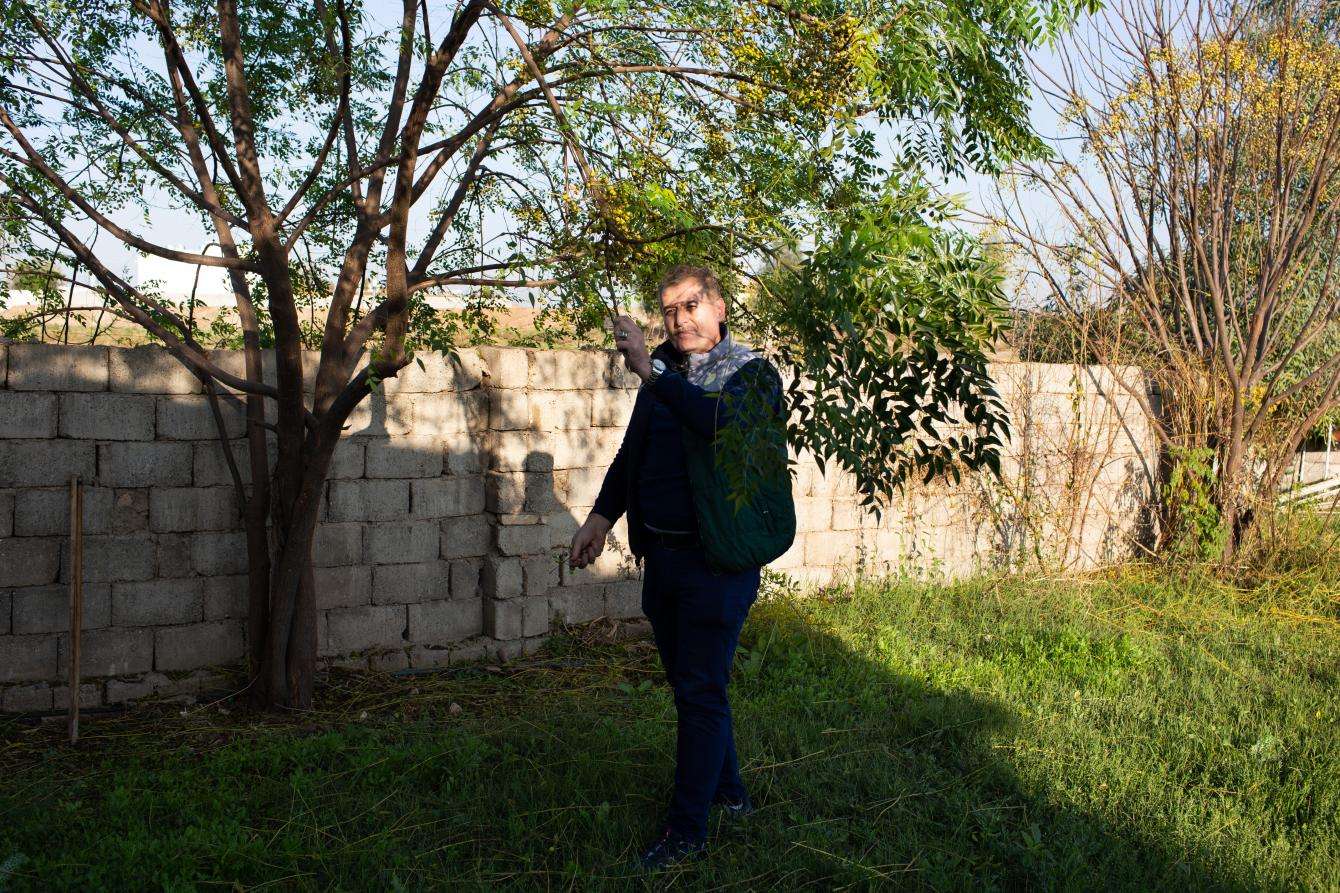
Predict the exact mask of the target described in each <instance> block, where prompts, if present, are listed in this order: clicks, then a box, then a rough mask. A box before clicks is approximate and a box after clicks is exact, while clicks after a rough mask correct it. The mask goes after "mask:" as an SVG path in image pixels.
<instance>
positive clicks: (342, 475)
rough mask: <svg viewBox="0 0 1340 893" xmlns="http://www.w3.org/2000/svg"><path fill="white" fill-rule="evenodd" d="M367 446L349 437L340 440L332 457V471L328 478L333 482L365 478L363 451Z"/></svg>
mask: <svg viewBox="0 0 1340 893" xmlns="http://www.w3.org/2000/svg"><path fill="white" fill-rule="evenodd" d="M365 447H366V444H364V443H363V441H361V440H352V439H350V438H348V437H344V438H341V439H340V442H339V443H338V444H336V446H335V452H334V453H333V454H331V457H330V471H329V472H328V473H327V475H326V477H328V478H329V479H331V480H350V479H353V478H361V477H362V476H363V451H364V449H365Z"/></svg>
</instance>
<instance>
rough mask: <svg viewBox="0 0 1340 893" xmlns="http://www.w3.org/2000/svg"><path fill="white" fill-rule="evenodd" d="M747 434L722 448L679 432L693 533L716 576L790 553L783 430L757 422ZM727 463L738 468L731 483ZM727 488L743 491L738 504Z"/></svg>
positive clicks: (792, 512)
mask: <svg viewBox="0 0 1340 893" xmlns="http://www.w3.org/2000/svg"><path fill="white" fill-rule="evenodd" d="M769 415H770V416H771V414H769ZM748 433H749V436H748V439H747V443H744V442H741V441H737V442H735V443H734V444H732V445H730V446H729V447H728V448H726V449H721V448H719V445H718V443H717V442H712V441H708V440H706V439H704V438H702V437H700V436H698V435H697V434H695V433H693V432H692V431H690V430H689V429H688V427H687V426H685V428H684V452H685V457H686V462H687V465H688V472H689V484H690V486H691V487H692V490H693V507H694V510H695V513H696V514H697V516H698V533H699V537H700V538H701V540H702V542H703V549H704V551H705V552H706V553H707V563H708V565H709V566H710V567H711V568H712V570H714V571H716V572H718V573H734V572H737V571H743V570H749V569H751V568H756V567H762V566H763V565H765V564H767V563H768V562H770V561H773V560H775V559H776V558H778V557H779V556H780V555H781V554H782V553H783V552H785V551H786V550H787V549H789V548H791V544H792V543H793V542H795V538H796V504H795V501H794V500H793V498H792V496H791V473H790V470H789V468H788V467H787V461H786V437H785V432H784V430H783V428H782V425H781V423H780V421H779V420H777V419H776V418H775V416H774V417H770V418H758V419H757V420H756V422H755V424H753V425H751V426H750V428H749V432H748ZM720 440H721V438H718V441H720ZM740 449H745V450H747V451H748V458H747V459H745V460H743V461H740V460H739V459H738V456H739V455H740V454H739V452H738V451H739V450H740ZM732 453H734V454H735V456H736V458H734V460H733V459H732ZM732 461H735V462H736V464H737V469H736V470H737V474H736V475H735V477H736V480H735V481H732V480H731V477H732V475H730V474H729V472H728V469H727V463H729V462H732ZM732 487H734V488H736V489H737V490H742V491H743V492H742V493H741V495H742V496H743V497H744V499H743V501H742V502H741V503H736V502H735V501H733V500H732V499H731V494H732Z"/></svg>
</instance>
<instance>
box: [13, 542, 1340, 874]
mask: <svg viewBox="0 0 1340 893" xmlns="http://www.w3.org/2000/svg"><path fill="white" fill-rule="evenodd" d="M1338 573H1340V571H1337V570H1336V569H1335V568H1334V567H1327V566H1325V565H1323V566H1320V569H1319V570H1317V571H1315V572H1309V573H1306V574H1303V575H1301V576H1299V575H1296V576H1295V577H1293V578H1290V579H1285V580H1275V581H1267V582H1266V583H1264V584H1262V585H1259V586H1257V587H1256V588H1254V589H1250V590H1245V591H1244V590H1238V589H1232V588H1228V587H1224V586H1222V585H1220V584H1217V583H1214V582H1212V581H1209V580H1207V579H1198V578H1195V577H1188V578H1176V577H1173V576H1171V575H1170V574H1169V573H1168V572H1167V571H1164V570H1157V569H1139V568H1137V569H1133V570H1127V571H1123V572H1121V573H1120V574H1112V575H1107V576H1093V577H1087V578H1081V579H1047V578H1031V579H1008V580H978V581H972V582H968V583H964V584H959V585H953V586H936V585H929V584H920V583H899V582H883V583H878V582H870V583H863V584H859V585H856V586H855V587H851V588H847V589H844V590H832V591H829V592H827V593H824V594H821V595H820V596H811V597H808V598H798V597H796V595H795V594H794V593H791V592H788V591H787V590H786V589H785V587H784V586H779V585H777V584H775V583H774V584H773V585H772V586H770V587H769V592H768V594H767V596H766V597H765V599H764V600H761V601H760V603H759V604H758V605H757V606H756V607H755V609H754V612H753V615H752V616H751V619H750V621H749V624H748V626H747V628H746V632H745V637H744V647H742V648H741V651H740V654H739V657H738V660H737V666H736V676H735V685H734V695H733V700H734V704H735V713H736V726H737V735H738V740H739V746H740V752H741V758H742V760H743V761H744V767H743V768H744V776H745V780H746V783H748V784H749V785H750V787H751V789H752V790H753V792H754V796H755V798H756V799H757V801H758V802H759V804H760V805H761V807H762V809H761V811H760V812H759V813H758V814H757V815H756V816H755V817H754V818H753V819H751V820H750V822H749V824H748V825H747V826H746V827H744V828H739V829H728V828H722V829H720V830H719V832H718V834H717V837H716V840H715V846H714V850H713V852H712V854H711V856H710V857H709V859H708V860H706V861H705V862H702V863H699V864H696V865H693V866H690V867H687V868H684V869H682V870H676V871H674V872H672V873H670V874H668V875H665V876H662V877H660V878H658V879H657V880H655V881H654V882H653V883H652V886H655V887H661V886H665V887H677V888H682V889H722V888H732V889H768V888H780V889H797V888H805V887H810V888H816V889H831V888H835V887H855V888H858V889H875V888H882V889H889V888H923V889H936V890H940V889H972V890H986V889H1002V890H1012V889H1020V888H1042V889H1051V888H1056V889H1096V888H1107V889H1129V890H1145V889H1159V888H1161V889H1169V888H1172V889H1313V890H1327V889H1330V890H1334V889H1337V884H1340V873H1337V872H1338V869H1337V866H1338V865H1340V843H1338V841H1337V836H1338V835H1340V822H1338V820H1337V815H1338V814H1340V739H1338V736H1337V731H1336V723H1337V718H1338V717H1340V691H1338V690H1337V685H1336V683H1337V669H1340V635H1338V634H1337V614H1338V613H1340V612H1338V610H1337V607H1338V604H1340V603H1338V601H1337V595H1340V579H1337V574H1338ZM538 661H539V662H538V663H532V664H531V665H526V664H518V665H512V666H509V667H504V668H502V669H501V672H492V671H489V670H487V669H485V668H463V669H459V670H453V671H451V672H448V673H443V674H440V675H435V676H431V677H417V678H409V679H390V678H387V677H380V678H376V677H355V676H336V677H333V678H332V679H331V681H330V684H329V685H328V686H327V687H326V688H325V689H323V691H322V693H321V704H320V709H319V710H318V711H316V712H315V713H314V714H313V715H311V716H308V717H304V718H303V719H302V720H300V721H296V722H282V723H281V722H258V721H255V720H254V719H253V718H249V717H244V716H240V715H238V714H236V713H233V714H225V713H222V712H220V711H219V710H218V709H217V708H209V709H205V708H193V709H191V710H189V711H187V712H186V714H185V715H182V714H181V713H180V711H179V710H178V708H172V707H164V708H155V709H152V710H143V711H140V712H138V713H137V714H135V715H134V716H130V717H126V718H119V719H112V718H100V719H95V720H92V721H91V722H89V723H87V736H88V737H87V740H86V741H85V742H84V743H83V744H82V745H81V747H80V748H79V749H78V750H77V751H71V750H70V749H69V748H67V747H64V746H62V745H60V744H59V732H58V730H55V729H51V728H45V729H34V728H32V727H31V726H24V725H20V724H17V723H15V722H13V721H9V722H8V723H7V724H5V723H3V722H0V771H3V773H4V778H5V781H4V784H3V786H0V877H4V876H5V875H6V874H7V875H8V877H7V881H6V880H0V888H3V887H4V886H5V885H6V883H7V884H8V886H9V887H11V888H12V889H39V888H40V889H53V888H67V889H70V888H77V889H113V888H163V889H170V890H189V889H208V888H216V887H221V886H222V887H233V886H234V885H236V886H237V887H239V888H251V887H257V886H263V885H264V886H278V887H283V888H296V889H344V890H359V889H372V888H377V889H392V890H394V889H422V888H431V887H438V888H442V887H446V888H452V889H479V890H483V889H494V888H513V889H534V888H546V889H547V888H556V889H567V888H574V889H624V888H628V887H630V886H631V887H637V886H639V885H642V886H645V885H646V882H644V881H636V880H634V879H633V878H632V876H631V874H630V872H629V870H628V868H627V862H628V860H629V859H630V858H631V856H632V855H633V853H634V849H635V847H636V846H637V845H638V844H640V843H641V842H642V841H643V839H644V838H645V837H647V836H648V835H649V834H650V833H651V832H652V831H653V830H654V828H655V825H656V821H657V817H658V814H659V811H660V809H661V807H662V805H663V804H664V803H665V801H666V798H667V795H668V792H669V786H670V783H671V772H672V761H673V740H674V738H673V735H674V712H673V706H672V703H671V700H670V696H669V692H668V690H667V689H666V688H665V687H664V685H663V684H662V682H661V679H660V676H659V669H658V664H657V662H656V658H655V655H654V652H653V651H652V650H651V649H650V645H649V643H646V642H641V643H631V644H609V643H605V644H599V643H595V644H593V643H590V642H587V643H583V642H581V641H578V640H577V639H576V638H574V637H562V638H560V639H558V640H557V641H556V642H555V643H554V644H553V646H552V647H551V648H550V649H549V651H548V652H547V653H546V654H545V655H541V656H540V658H538ZM495 669H496V668H495ZM452 704H457V705H459V707H460V709H459V711H458V712H453V711H452V710H451V706H450V705H452Z"/></svg>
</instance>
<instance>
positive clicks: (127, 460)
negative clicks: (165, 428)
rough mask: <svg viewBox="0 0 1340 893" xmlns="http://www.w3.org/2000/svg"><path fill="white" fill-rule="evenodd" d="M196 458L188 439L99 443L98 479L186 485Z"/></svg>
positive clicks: (131, 483) (122, 483) (122, 484)
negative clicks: (160, 441) (164, 441)
mask: <svg viewBox="0 0 1340 893" xmlns="http://www.w3.org/2000/svg"><path fill="white" fill-rule="evenodd" d="M193 461H194V460H193V454H192V451H191V444H189V443H132V442H123V443H105V444H102V445H100V446H99V447H98V480H99V482H100V483H102V484H103V485H104V486H107V487H152V486H161V487H184V486H186V485H187V484H189V483H191V467H192V464H193Z"/></svg>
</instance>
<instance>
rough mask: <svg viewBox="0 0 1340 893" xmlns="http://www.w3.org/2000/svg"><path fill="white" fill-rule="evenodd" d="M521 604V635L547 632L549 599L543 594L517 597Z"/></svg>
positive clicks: (528, 635) (538, 634)
mask: <svg viewBox="0 0 1340 893" xmlns="http://www.w3.org/2000/svg"><path fill="white" fill-rule="evenodd" d="M517 602H518V603H519V604H520V605H521V635H523V636H525V637H528V638H529V637H530V636H542V635H544V634H545V633H547V632H549V622H550V608H549V599H548V598H546V597H545V596H543V595H540V596H534V597H530V598H523V599H517Z"/></svg>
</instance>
